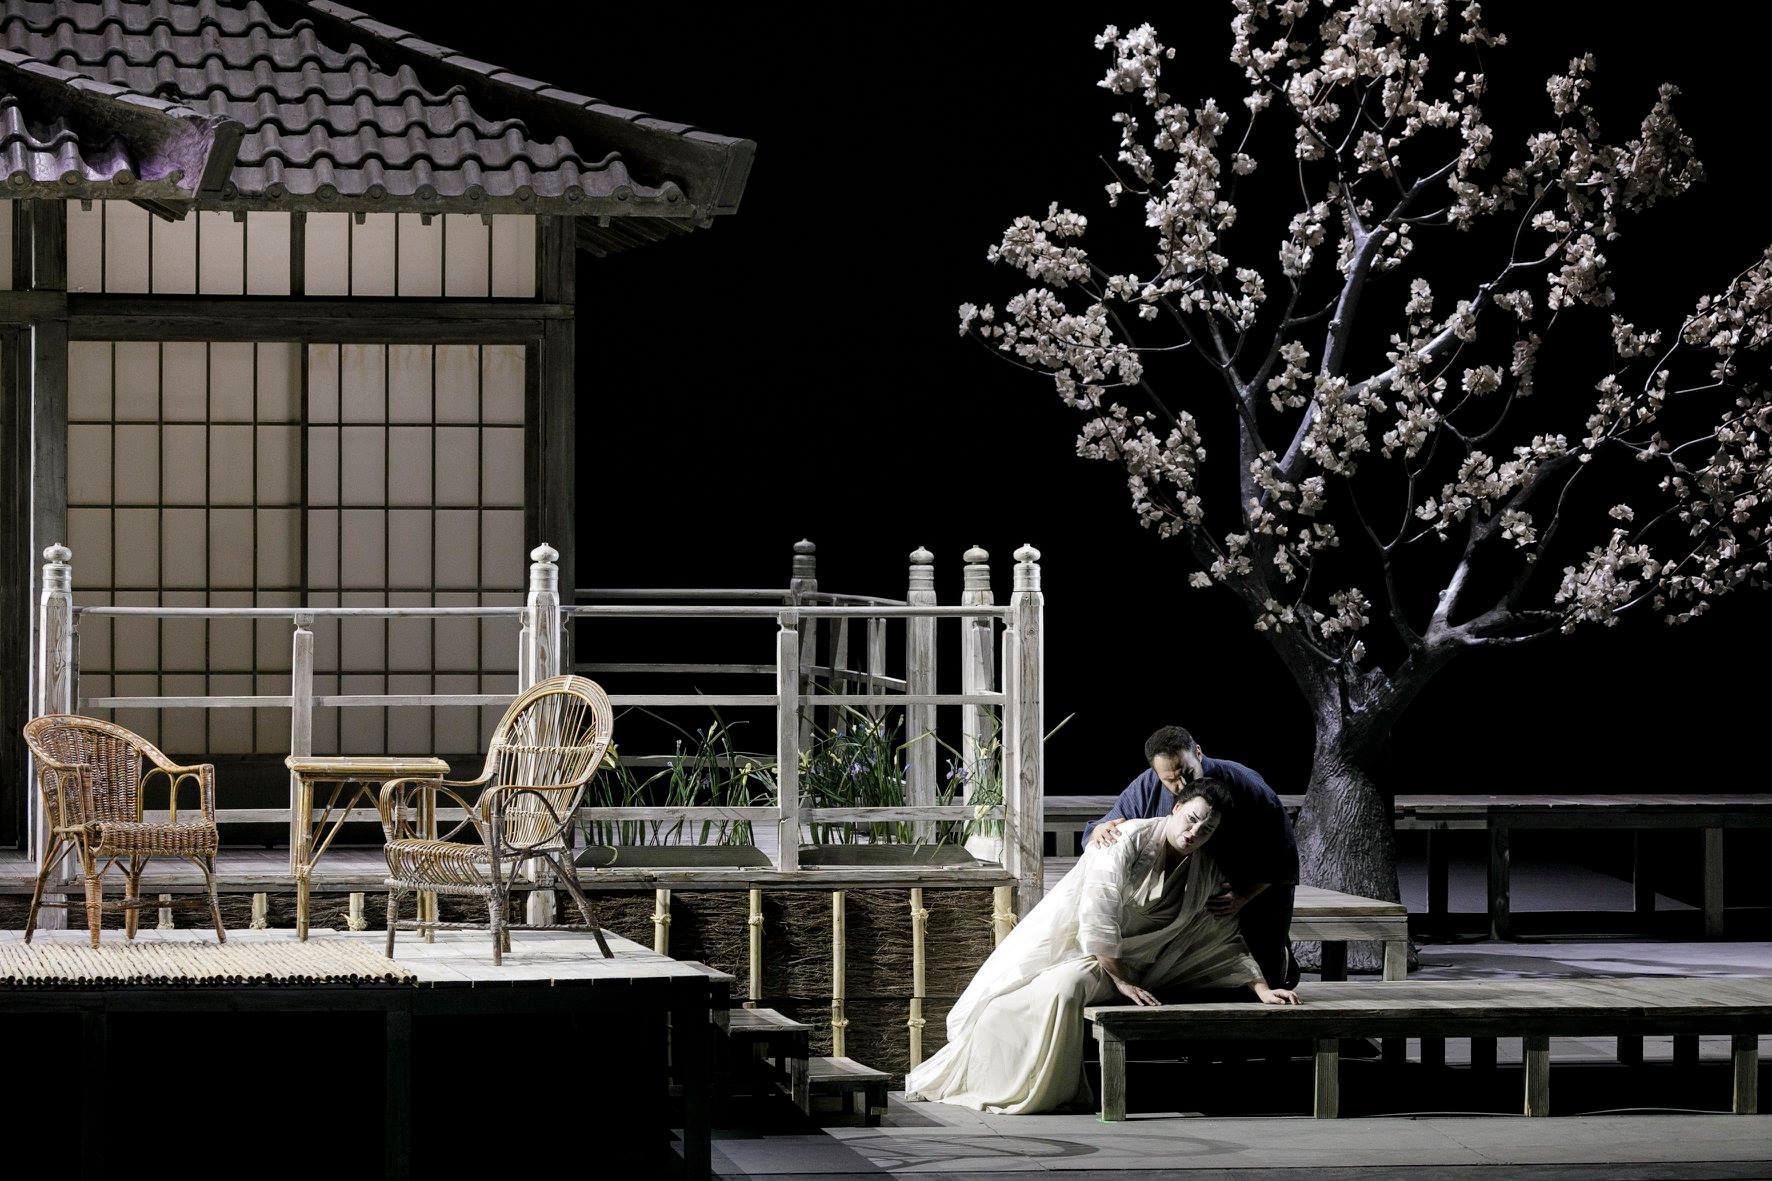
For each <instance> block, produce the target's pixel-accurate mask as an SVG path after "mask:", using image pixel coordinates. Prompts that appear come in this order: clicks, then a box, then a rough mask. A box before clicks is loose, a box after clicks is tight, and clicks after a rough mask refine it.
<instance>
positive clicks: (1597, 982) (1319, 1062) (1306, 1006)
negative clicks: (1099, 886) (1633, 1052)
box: [1084, 976, 1772, 1120]
mask: <svg viewBox="0 0 1772 1181" xmlns="http://www.w3.org/2000/svg"><path fill="white" fill-rule="evenodd" d="M1298 991H1299V997H1300V1001H1301V1003H1300V1004H1298V1005H1296V1006H1290V1005H1289V1006H1273V1005H1258V1004H1253V1003H1248V1002H1242V1003H1238V1002H1213V1003H1206V1004H1193V1005H1187V1004H1180V1005H1155V1006H1148V1007H1146V1006H1138V1005H1097V1006H1091V1007H1089V1008H1087V1009H1085V1010H1084V1018H1085V1020H1087V1021H1089V1022H1090V1023H1091V1024H1092V1027H1093V1030H1094V1033H1095V1038H1096V1040H1097V1041H1098V1042H1099V1043H1100V1046H1101V1072H1102V1087H1101V1104H1102V1106H1101V1118H1102V1119H1103V1120H1122V1119H1125V1118H1126V1047H1127V1045H1128V1044H1129V1043H1134V1042H1138V1041H1173V1040H1178V1039H1195V1038H1199V1039H1204V1038H1213V1039H1218V1038H1226V1039H1252V1040H1272V1039H1294V1038H1308V1039H1311V1040H1313V1041H1314V1042H1315V1044H1316V1071H1317V1077H1316V1100H1315V1114H1316V1115H1317V1116H1318V1117H1320V1118H1333V1117H1334V1116H1336V1115H1337V1114H1339V1110H1340V1089H1339V1088H1340V1081H1339V1068H1340V1045H1341V1039H1342V1038H1406V1037H1411V1036H1416V1037H1424V1038H1445V1037H1471V1038H1481V1039H1493V1038H1496V1037H1522V1038H1524V1039H1525V1045H1526V1057H1525V1065H1526V1072H1525V1073H1526V1097H1525V1113H1526V1114H1527V1115H1532V1116H1539V1115H1548V1114H1549V1112H1550V1045H1549V1039H1550V1037H1551V1036H1552V1035H1553V1034H1554V1035H1557V1036H1564V1037H1571V1036H1617V1037H1621V1038H1622V1037H1638V1038H1640V1037H1642V1036H1644V1035H1645V1034H1658V1035H1659V1034H1669V1033H1671V1034H1676V1035H1681V1034H1688V1035H1689V1034H1699V1033H1708V1034H1728V1035H1730V1037H1731V1039H1732V1048H1733V1064H1734V1072H1735V1088H1734V1099H1733V1109H1734V1111H1735V1112H1736V1113H1737V1114H1744V1115H1745V1114H1752V1113H1754V1112H1755V1111H1757V1110H1758V1102H1759V1090H1758V1088H1759V1035H1760V1034H1762V1033H1768V1032H1772V977H1763V976H1725V977H1703V978H1694V977H1679V976H1645V977H1594V978H1588V979H1583V980H1478V981H1462V980H1456V981H1455V980H1433V981H1414V982H1397V983H1388V984H1347V983H1324V984H1307V985H1303V986H1301V987H1300V988H1299V990H1298Z"/></svg>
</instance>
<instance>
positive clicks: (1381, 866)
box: [1294, 720, 1402, 971]
mask: <svg viewBox="0 0 1772 1181" xmlns="http://www.w3.org/2000/svg"><path fill="white" fill-rule="evenodd" d="M1368 722H1369V723H1370V720H1368ZM1372 729H1374V730H1377V731H1378V732H1380V733H1381V734H1382V733H1388V730H1389V727H1388V725H1383V726H1375V727H1372ZM1385 746H1386V739H1384V738H1382V737H1380V738H1375V739H1364V740H1361V739H1355V738H1353V737H1351V736H1350V735H1348V734H1347V733H1346V732H1345V731H1343V730H1341V729H1340V728H1339V727H1338V726H1337V725H1336V724H1335V723H1334V722H1322V723H1319V726H1318V733H1317V749H1316V755H1315V757H1314V759H1313V760H1312V763H1311V778H1310V785H1309V787H1308V788H1306V790H1305V796H1304V807H1303V809H1302V810H1301V811H1300V812H1299V816H1298V828H1297V835H1298V860H1299V880H1300V881H1301V882H1302V883H1303V884H1304V885H1307V886H1317V887H1319V888H1322V889H1326V890H1338V891H1340V892H1341V893H1343V894H1356V895H1359V896H1360V897H1362V898H1382V899H1384V900H1386V901H1388V902H1397V901H1400V900H1401V897H1402V895H1401V894H1400V893H1399V891H1398V888H1397V846H1396V837H1395V831H1394V829H1393V826H1392V823H1391V802H1390V800H1389V798H1388V797H1386V796H1385V795H1384V794H1382V793H1381V792H1380V791H1379V789H1378V783H1377V780H1376V778H1375V776H1376V773H1377V771H1378V768H1379V766H1380V764H1381V762H1382V759H1383V757H1384V754H1385ZM1294 953H1295V954H1296V955H1297V957H1298V961H1299V963H1300V964H1301V965H1303V966H1305V967H1307V968H1317V967H1319V966H1320V963H1321V960H1320V958H1319V945H1318V944H1315V943H1300V944H1297V945H1296V946H1295V948H1294ZM1382 958H1383V952H1382V948H1380V946H1379V945H1378V944H1375V943H1352V944H1350V945H1349V946H1348V967H1349V969H1357V970H1362V971H1366V970H1372V971H1376V970H1378V969H1379V968H1380V967H1381V966H1382Z"/></svg>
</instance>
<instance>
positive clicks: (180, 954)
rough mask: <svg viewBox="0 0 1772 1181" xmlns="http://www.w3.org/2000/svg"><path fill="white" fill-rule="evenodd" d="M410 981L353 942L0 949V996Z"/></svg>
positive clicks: (3, 945) (7, 945)
mask: <svg viewBox="0 0 1772 1181" xmlns="http://www.w3.org/2000/svg"><path fill="white" fill-rule="evenodd" d="M411 979H413V975H412V973H411V972H409V971H407V970H406V969H405V968H403V967H401V966H400V965H399V964H397V963H395V962H394V961H393V960H390V959H388V958H387V957H386V956H384V955H382V954H381V952H380V951H379V950H378V949H376V948H372V947H369V946H366V945H365V944H363V943H361V942H359V941H357V940H354V939H317V940H314V941H312V942H309V943H297V942H294V941H276V942H271V941H259V942H247V941H240V942H234V941H230V942H228V943H222V944H217V943H206V942H194V941H186V940H180V941H177V942H171V941H167V942H142V943H122V942H117V943H108V942H107V943H104V944H101V945H100V946H98V947H96V948H95V947H91V946H89V945H87V944H85V943H78V944H76V943H72V942H67V943H63V942H39V943H29V944H27V943H19V942H0V989H5V988H41V987H45V986H48V987H57V986H68V987H76V988H78V987H111V986H115V985H132V984H134V985H156V986H167V985H174V986H177V985H188V986H194V987H203V986H206V985H207V986H211V987H215V986H233V985H242V984H269V985H276V984H283V985H301V984H392V983H397V982H400V981H405V980H411Z"/></svg>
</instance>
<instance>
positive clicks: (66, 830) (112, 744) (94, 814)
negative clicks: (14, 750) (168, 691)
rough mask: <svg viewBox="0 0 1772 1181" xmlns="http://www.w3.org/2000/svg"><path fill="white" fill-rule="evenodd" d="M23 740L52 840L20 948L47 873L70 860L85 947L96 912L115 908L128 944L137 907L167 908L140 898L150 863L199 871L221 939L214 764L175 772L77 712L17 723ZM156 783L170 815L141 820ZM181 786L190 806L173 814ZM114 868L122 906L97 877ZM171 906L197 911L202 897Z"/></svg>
mask: <svg viewBox="0 0 1772 1181" xmlns="http://www.w3.org/2000/svg"><path fill="white" fill-rule="evenodd" d="M25 742H26V744H27V745H29V746H30V748H31V757H32V758H33V759H34V760H35V762H36V765H37V780H38V786H39V787H40V788H41V790H42V792H43V802H44V806H45V810H46V811H47V813H48V820H49V833H50V841H49V848H48V850H47V852H46V854H45V856H44V858H43V865H42V867H41V868H39V869H38V871H37V888H36V890H35V891H33V892H32V894H31V909H30V912H29V914H28V915H27V916H26V918H25V942H27V943H29V942H30V941H31V932H32V931H33V930H35V929H36V926H37V910H38V908H39V907H40V906H41V905H42V904H43V889H44V886H45V885H47V884H48V882H49V875H50V874H51V873H52V872H54V870H55V868H56V866H58V865H60V864H61V862H62V859H63V858H65V857H68V856H69V855H73V856H75V857H78V858H79V859H80V871H81V873H82V875H83V876H84V877H85V879H86V925H87V927H88V928H89V929H90V930H91V933H92V946H94V947H97V946H98V932H99V923H100V920H101V918H102V916H103V912H104V911H106V910H113V911H115V910H122V912H123V915H124V918H123V924H124V925H123V929H124V932H125V934H126V936H127V937H128V938H130V939H134V938H135V929H136V920H137V917H138V915H139V913H140V911H141V910H142V908H143V907H149V906H162V905H165V904H164V903H159V902H143V901H142V899H141V876H142V870H143V869H144V868H145V867H146V865H147V863H148V861H149V859H150V858H154V857H182V858H183V859H185V860H186V861H189V862H190V863H191V864H193V865H195V866H196V867H197V868H198V869H199V870H200V871H202V874H203V882H204V885H206V886H207V887H208V889H209V917H210V919H211V920H212V921H213V922H214V923H215V937H216V939H217V940H219V941H221V942H224V943H225V942H226V941H227V938H228V933H227V929H226V928H225V927H223V926H222V918H221V907H220V906H219V905H218V904H217V902H216V897H215V852H216V848H217V847H218V845H219V844H220V838H219V837H218V835H217V833H216V828H215V768H214V767H213V766H211V765H210V764H208V763H204V764H202V765H200V766H195V767H181V766H179V765H177V764H176V763H174V762H173V761H172V760H171V759H169V758H167V757H166V756H165V755H164V754H162V753H160V751H159V750H158V749H157V748H156V747H155V746H154V744H153V743H151V742H149V741H148V740H147V739H145V738H143V737H142V736H141V735H139V734H134V733H132V732H130V731H128V730H125V729H124V728H123V727H122V726H118V725H113V724H112V723H110V722H101V721H99V720H98V719H96V718H83V717H80V716H78V715H76V714H46V715H45V716H43V717H40V718H34V719H32V720H31V721H30V722H28V723H26V725H25ZM156 778H164V779H165V781H166V795H167V809H168V811H169V814H170V815H169V818H168V819H167V820H165V821H147V820H143V819H142V808H143V804H144V801H145V797H146V795H147V792H148V788H149V786H150V785H151V784H152V783H153V781H154V780H155V779H156ZM187 782H188V783H191V784H192V785H194V787H195V789H196V792H197V806H196V808H195V809H187V810H186V811H184V812H183V813H181V812H180V810H179V806H178V796H179V788H180V787H182V786H183V785H184V784H185V783H187ZM113 865H120V866H121V867H122V869H123V881H124V892H123V901H122V902H112V903H106V902H105V901H104V887H103V879H104V875H105V874H106V873H107V872H108V871H109V870H110V868H111V867H112V866H113ZM177 905H181V906H192V905H195V906H201V905H202V900H201V899H192V900H186V901H183V902H180V903H178V904H177ZM70 908H71V904H70Z"/></svg>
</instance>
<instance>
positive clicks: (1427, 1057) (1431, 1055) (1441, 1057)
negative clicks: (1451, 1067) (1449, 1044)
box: [1421, 1037, 1446, 1070]
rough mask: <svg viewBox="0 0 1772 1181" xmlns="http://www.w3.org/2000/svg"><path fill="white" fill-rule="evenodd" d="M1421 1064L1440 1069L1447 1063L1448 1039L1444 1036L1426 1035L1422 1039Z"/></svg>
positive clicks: (1432, 1068)
mask: <svg viewBox="0 0 1772 1181" xmlns="http://www.w3.org/2000/svg"><path fill="white" fill-rule="evenodd" d="M1421 1064H1422V1065H1423V1066H1425V1067H1427V1068H1429V1069H1431V1070H1440V1069H1442V1068H1444V1067H1445V1065H1446V1039H1445V1038H1443V1037H1424V1038H1422V1039H1421Z"/></svg>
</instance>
